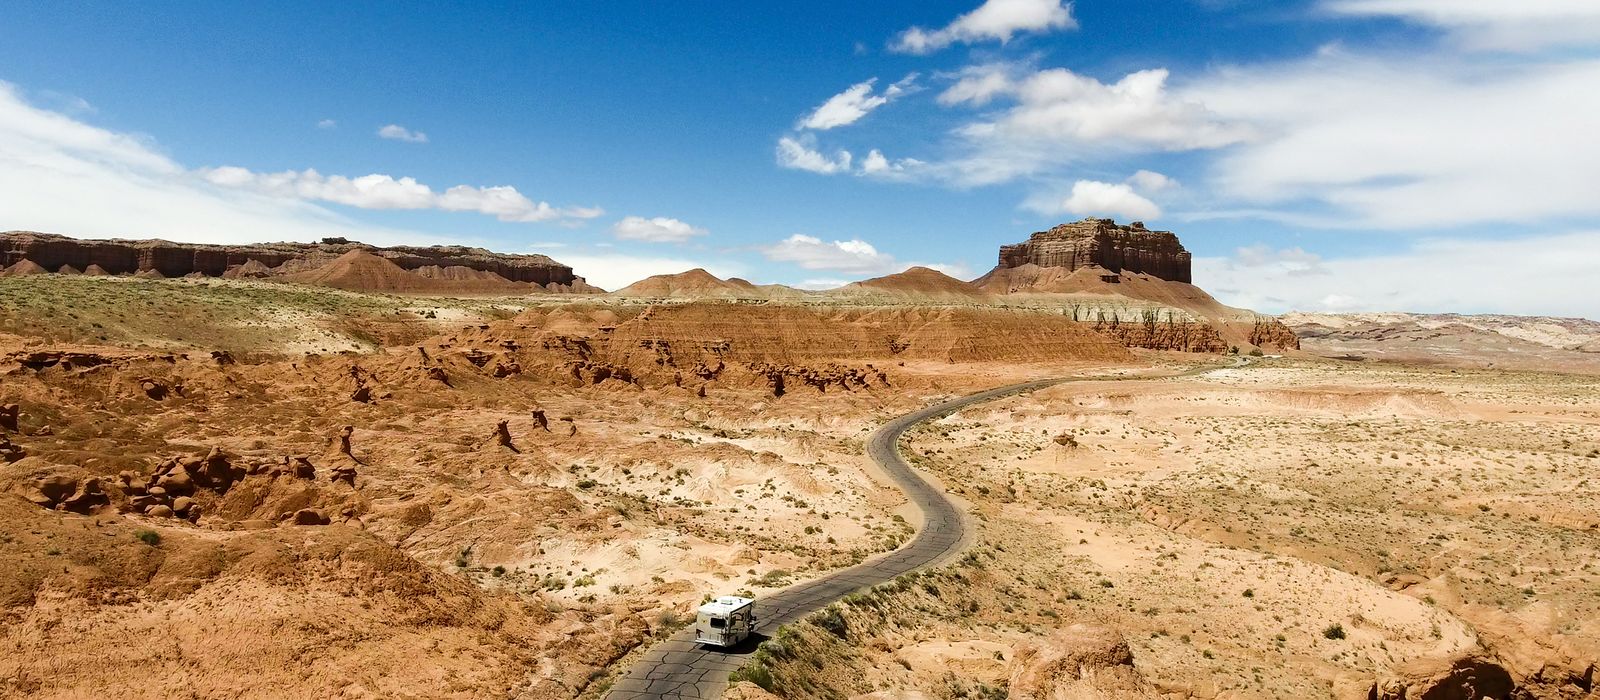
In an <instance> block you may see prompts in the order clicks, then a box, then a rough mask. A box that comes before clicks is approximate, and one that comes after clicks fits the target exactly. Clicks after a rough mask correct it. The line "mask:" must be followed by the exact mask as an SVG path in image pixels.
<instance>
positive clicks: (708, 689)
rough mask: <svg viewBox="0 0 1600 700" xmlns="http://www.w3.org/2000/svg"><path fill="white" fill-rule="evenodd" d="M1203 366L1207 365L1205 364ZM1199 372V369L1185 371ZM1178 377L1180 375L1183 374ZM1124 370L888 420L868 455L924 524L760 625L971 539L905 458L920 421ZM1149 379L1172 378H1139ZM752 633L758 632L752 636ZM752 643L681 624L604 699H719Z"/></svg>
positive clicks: (786, 597) (780, 602) (772, 599)
mask: <svg viewBox="0 0 1600 700" xmlns="http://www.w3.org/2000/svg"><path fill="white" fill-rule="evenodd" d="M1199 371H1208V370H1206V369H1201V370H1199ZM1190 373H1198V372H1197V371H1191V372H1186V373H1185V374H1190ZM1180 376H1181V375H1180ZM1130 378H1132V377H1125V376H1122V375H1115V376H1088V377H1066V378H1057V379H1041V380H1037V381H1031V382H1024V383H1021V384H1011V385H1008V386H1002V387H998V388H994V389H989V390H987V391H981V392H978V393H976V394H971V395H968V396H962V397H960V398H955V399H951V400H949V401H945V402H943V403H938V404H934V405H932V406H928V407H927V408H923V409H921V410H918V411H914V412H912V413H907V414H905V415H903V416H900V417H899V418H896V419H894V420H892V421H889V422H888V423H886V424H885V425H884V426H883V427H881V428H879V429H878V431H877V432H875V433H873V434H872V437H871V438H869V439H868V440H867V456H869V457H871V458H872V459H873V461H875V462H877V463H878V465H879V466H881V467H882V468H883V470H884V471H885V472H886V473H888V475H889V476H890V478H892V479H894V481H895V484H896V485H897V486H899V487H900V490H901V491H904V492H905V493H906V496H907V497H909V498H910V499H911V501H912V502H914V503H916V504H917V507H918V508H920V509H921V510H922V515H923V524H922V528H921V529H919V530H918V531H917V534H916V536H915V537H913V538H912V539H911V542H910V543H908V544H906V545H905V546H903V547H901V548H899V549H896V550H894V551H893V552H889V553H888V554H884V555H879V556H877V557H875V558H873V559H871V560H868V561H866V562H863V563H860V564H857V565H855V566H852V567H850V568H848V569H844V570H841V571H836V572H834V573H831V574H828V575H826V576H823V577H821V578H818V579H813V580H811V581H807V582H805V583H800V584H796V585H794V586H790V587H789V588H785V589H783V590H781V591H778V592H777V593H774V594H771V595H768V596H765V597H763V598H760V599H758V600H757V601H756V619H757V620H759V621H760V624H759V627H758V628H757V630H756V633H757V636H758V637H759V638H762V639H764V638H766V637H767V636H770V635H771V634H772V633H774V632H775V631H776V630H777V629H778V628H779V627H781V626H783V625H786V624H789V623H792V622H796V621H798V620H799V619H800V618H803V617H805V616H806V615H809V614H811V613H812V612H815V611H817V610H820V609H822V608H824V607H826V606H827V605H828V604H829V603H832V602H834V601H836V600H838V599H840V598H843V597H844V596H846V595H848V594H850V593H852V592H854V591H857V590H859V589H861V588H865V587H868V586H875V585H877V584H880V583H886V582H888V581H891V580H893V579H894V578H895V577H896V576H899V575H901V574H904V573H906V572H909V571H914V570H916V569H920V568H922V567H925V566H929V565H931V564H936V563H939V562H941V561H943V560H945V559H946V558H948V557H951V556H953V555H955V554H957V553H959V552H960V551H961V549H962V540H963V539H964V538H965V537H966V534H967V532H966V530H967V526H966V520H965V518H964V517H963V516H962V513H961V509H960V508H957V507H956V504H955V503H953V502H951V501H950V499H949V498H948V497H946V496H945V494H944V492H943V491H941V490H940V489H939V488H938V487H936V486H934V485H932V484H930V483H928V482H927V481H925V480H923V479H922V477H920V476H918V475H917V473H916V471H914V470H913V469H912V468H911V465H910V464H907V463H906V461H905V460H904V459H902V458H901V457H900V451H899V443H900V436H901V435H902V434H904V433H905V432H906V430H907V429H909V428H911V426H914V425H916V424H918V423H921V422H922V421H925V420H928V419H930V418H937V417H939V416H944V415H948V414H950V413H954V412H956V411H958V410H960V409H963V408H966V407H967V406H971V405H973V404H979V403H983V402H985V401H993V400H995V399H1000V398H1005V397H1007V396H1015V395H1017V394H1024V393H1027V392H1030V391H1035V390H1038V389H1043V388H1045V387H1048V386H1054V385H1056V384H1062V383H1066V382H1078V381H1100V380H1107V379H1130ZM1141 378H1148V379H1155V378H1161V379H1170V378H1172V376H1171V375H1165V376H1161V377H1141ZM752 639H754V638H752ZM755 647H756V644H755V643H754V641H751V642H749V643H747V644H745V645H742V646H740V647H735V648H732V649H716V648H712V647H703V646H701V645H699V644H696V643H695V642H694V627H693V626H690V627H687V628H685V629H683V630H680V631H679V632H678V633H677V634H675V635H673V636H672V638H670V639H668V640H667V641H664V642H662V643H660V644H658V645H656V646H655V647H654V648H652V649H651V650H650V651H649V652H648V653H647V654H646V655H645V656H644V658H642V659H640V660H639V661H637V662H635V663H634V664H633V666H631V667H630V668H629V669H628V671H627V673H626V674H624V675H623V676H622V677H621V678H619V679H617V682H616V683H615V684H614V685H612V687H611V690H610V691H609V692H608V693H607V695H606V698H607V700H635V699H636V698H704V699H710V698H717V697H720V696H721V695H722V692H723V690H724V689H726V688H727V687H728V674H729V673H731V672H732V671H733V670H734V669H736V668H739V667H740V666H742V665H743V664H744V662H745V660H746V659H747V658H748V657H749V656H750V655H751V654H753V653H755Z"/></svg>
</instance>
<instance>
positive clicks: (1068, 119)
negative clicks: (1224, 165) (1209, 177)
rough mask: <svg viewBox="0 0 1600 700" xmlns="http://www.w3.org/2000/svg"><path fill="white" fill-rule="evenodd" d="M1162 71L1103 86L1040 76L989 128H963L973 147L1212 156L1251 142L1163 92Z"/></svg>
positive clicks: (1055, 74) (1066, 73)
mask: <svg viewBox="0 0 1600 700" xmlns="http://www.w3.org/2000/svg"><path fill="white" fill-rule="evenodd" d="M1167 76H1168V73H1167V70H1166V69H1164V68H1157V69H1152V70H1142V71H1138V72H1135V73H1129V74H1128V75H1126V76H1124V77H1123V78H1122V79H1121V80H1118V81H1117V82H1115V83H1110V84H1107V83H1102V82H1100V81H1098V80H1095V79H1094V78H1091V77H1088V76H1084V75H1078V74H1077V73H1073V72H1072V71H1070V70H1067V69H1065V68H1052V69H1049V70H1042V71H1039V72H1037V73H1034V74H1033V75H1031V76H1028V78H1027V79H1026V80H1024V81H1023V82H1022V83H1020V84H1018V85H1017V86H1016V87H1015V93H1016V95H1017V99H1018V103H1017V105H1016V107H1014V108H1012V109H1011V110H1009V111H1008V112H1006V113H1005V115H1004V116H1003V117H1002V118H1000V119H998V120H996V121H994V122H987V123H985V122H979V123H977V124H974V125H970V126H968V127H967V128H966V129H965V131H966V133H967V134H969V135H971V136H973V137H974V138H977V139H979V140H988V139H999V140H1005V141H1011V142H1036V143H1040V144H1050V143H1067V144H1085V143H1091V142H1107V141H1109V142H1120V143H1124V144H1130V145H1135V146H1144V147H1150V148H1156V149H1162V150H1172V151H1182V150H1192V149H1205V148H1218V147H1221V146H1226V145H1229V144H1234V143H1238V142H1240V141H1243V140H1245V139H1247V138H1249V137H1250V136H1251V133H1252V132H1251V130H1250V129H1248V128H1246V127H1245V126H1244V125H1242V124H1238V123H1230V122H1227V121H1224V120H1221V119H1218V118H1217V117H1216V115H1214V114H1212V113H1211V112H1210V111H1208V110H1207V109H1206V107H1205V105H1202V104H1201V103H1199V102H1197V101H1191V100H1186V99H1183V98H1181V97H1176V96H1173V95H1171V94H1169V93H1168V92H1167V88H1166V83H1167Z"/></svg>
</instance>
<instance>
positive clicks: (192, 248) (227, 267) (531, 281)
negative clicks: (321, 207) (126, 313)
mask: <svg viewBox="0 0 1600 700" xmlns="http://www.w3.org/2000/svg"><path fill="white" fill-rule="evenodd" d="M353 250H366V251H367V252H370V253H371V254H373V255H376V256H378V257H382V258H385V259H387V260H388V261H389V262H391V263H394V264H395V265H396V266H398V267H400V268H401V269H403V270H407V271H413V272H418V273H419V274H420V275H422V276H431V277H435V278H438V277H440V276H441V273H439V272H434V271H435V270H450V269H452V268H464V269H465V270H472V271H478V272H482V273H488V274H492V275H495V276H497V277H499V278H501V279H503V280H505V281H508V282H516V283H522V284H524V285H527V286H530V287H531V286H538V287H542V288H544V289H546V290H550V291H574V292H592V291H598V290H596V289H594V288H593V287H590V286H589V285H588V284H587V283H586V282H584V280H583V278H582V277H578V276H576V275H574V274H573V272H572V268H570V267H567V266H566V265H562V264H561V263H558V262H556V261H555V260H551V259H550V258H548V257H546V256H543V255H513V254H507V253H493V252H490V251H488V250H484V249H482V248H468V247H465V246H429V247H416V246H393V247H388V248H379V247H373V246H367V245H363V244H361V243H357V242H353V241H347V240H344V239H340V238H328V239H323V240H322V241H321V242H319V243H260V244H251V245H208V244H201V243H173V242H171V241H162V240H138V241H134V240H90V239H77V238H69V237H67V236H60V235H55V234H48V233H34V232H31V231H8V232H5V233H0V268H6V267H10V266H13V265H16V264H17V263H19V262H21V261H23V260H27V261H30V262H32V263H33V264H35V265H37V266H39V267H42V268H44V269H46V270H58V269H60V268H62V267H63V266H70V267H71V268H73V269H77V270H89V269H91V268H95V269H97V270H98V271H101V272H104V273H109V274H113V275H131V274H137V273H141V272H142V273H155V274H159V275H160V276H161V277H168V278H171V277H183V276H186V275H193V274H199V275H203V276H206V277H223V276H230V277H261V278H267V279H271V278H273V277H276V276H280V275H288V274H293V273H297V272H306V271H309V270H314V269H316V268H320V267H323V266H326V265H328V264H329V263H332V262H333V261H334V260H336V259H338V258H339V257H340V256H342V255H344V254H346V253H349V252H350V251H353ZM430 272H433V274H429V273H430ZM230 273H231V274H230ZM449 274H451V273H443V275H444V276H449ZM149 276H154V274H150V275H149ZM455 276H457V277H460V276H461V274H460V273H459V272H457V273H455Z"/></svg>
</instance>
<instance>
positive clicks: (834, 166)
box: [778, 135, 852, 175]
mask: <svg viewBox="0 0 1600 700" xmlns="http://www.w3.org/2000/svg"><path fill="white" fill-rule="evenodd" d="M851 160H852V157H851V155H850V152H849V151H846V150H839V151H837V152H835V153H834V154H833V155H831V156H830V155H827V154H825V153H823V152H821V151H818V150H817V148H816V139H814V138H811V137H810V135H802V136H798V137H796V136H784V137H782V138H779V139H778V165H781V166H783V167H785V168H789V169H791V170H805V171H808V172H813V173H818V174H820V175H834V174H837V173H845V172H849V171H850V162H851Z"/></svg>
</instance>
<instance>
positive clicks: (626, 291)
mask: <svg viewBox="0 0 1600 700" xmlns="http://www.w3.org/2000/svg"><path fill="white" fill-rule="evenodd" d="M612 295H613V296H619V297H646V298H654V299H787V298H798V297H803V296H806V292H804V291H801V290H799V289H795V288H793V287H785V286H783V285H780V284H769V285H756V284H751V283H750V282H748V281H746V280H742V279H739V278H737V277H734V278H732V279H726V280H725V279H722V278H720V277H717V276H716V275H713V274H711V273H710V272H707V271H705V270H704V269H702V268H698V267H697V268H695V269H693V270H689V271H687V272H679V273H677V274H672V275H655V276H652V277H646V278H644V279H642V280H639V281H638V282H634V283H633V284H630V285H628V286H626V287H623V288H622V289H619V290H617V291H615V292H612Z"/></svg>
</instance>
